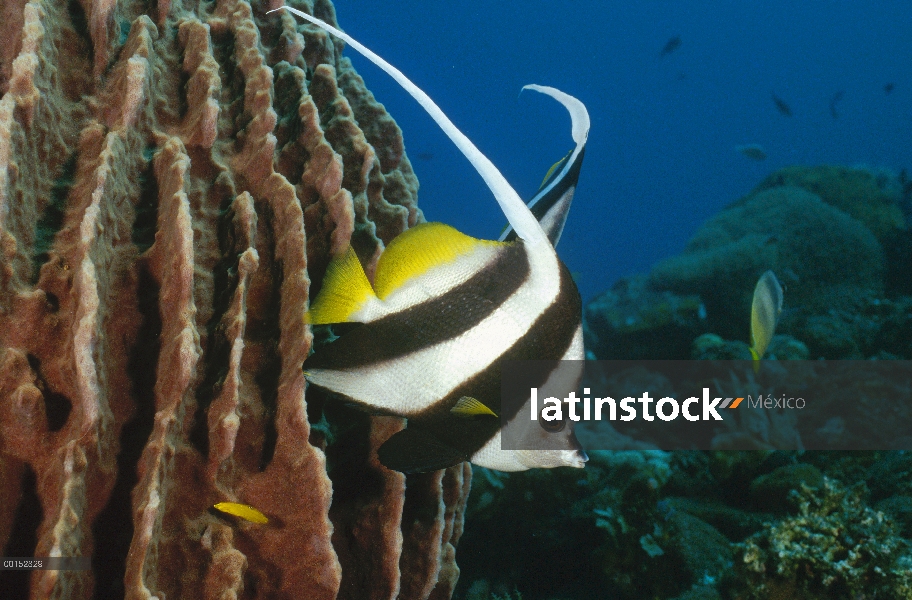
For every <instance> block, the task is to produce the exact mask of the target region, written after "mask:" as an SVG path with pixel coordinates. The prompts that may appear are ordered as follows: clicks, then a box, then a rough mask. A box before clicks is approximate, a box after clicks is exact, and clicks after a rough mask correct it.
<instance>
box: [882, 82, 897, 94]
mask: <svg viewBox="0 0 912 600" xmlns="http://www.w3.org/2000/svg"><path fill="white" fill-rule="evenodd" d="M895 88H896V85H895V84H894V83H892V82H891V83H886V84H884V94H886V95H887V96H889V95H890V94H892V93H893V90H894V89H895Z"/></svg>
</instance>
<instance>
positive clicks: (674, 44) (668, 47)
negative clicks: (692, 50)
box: [659, 35, 681, 58]
mask: <svg viewBox="0 0 912 600" xmlns="http://www.w3.org/2000/svg"><path fill="white" fill-rule="evenodd" d="M680 47H681V36H679V35H676V36H674V37H672V38H671V39H669V40H668V41H667V42H665V45H664V46H663V47H662V51H661V52H659V58H662V57H665V56H668V55H669V54H671V53H672V52H674V51H675V50H677V49H678V48H680Z"/></svg>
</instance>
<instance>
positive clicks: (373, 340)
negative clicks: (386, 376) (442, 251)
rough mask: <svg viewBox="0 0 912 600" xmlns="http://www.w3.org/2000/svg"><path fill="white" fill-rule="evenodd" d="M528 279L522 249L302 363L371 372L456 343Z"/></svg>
mask: <svg viewBox="0 0 912 600" xmlns="http://www.w3.org/2000/svg"><path fill="white" fill-rule="evenodd" d="M528 277H529V259H528V256H527V255H526V251H525V248H524V246H523V245H522V243H516V244H510V245H508V246H504V247H503V250H502V251H501V252H499V253H498V255H497V258H495V259H494V261H493V262H492V263H491V264H489V265H488V266H486V267H485V268H484V269H482V270H481V271H479V272H478V273H476V274H475V275H473V276H472V277H470V278H469V279H467V280H466V281H464V282H463V283H461V284H459V285H457V286H455V287H454V288H452V289H450V290H448V291H447V292H446V293H444V294H442V295H441V296H439V297H437V298H433V299H431V300H427V301H425V302H422V303H420V304H416V305H414V306H411V307H409V308H406V309H404V310H401V311H399V312H396V313H393V314H391V315H389V316H386V317H381V318H379V319H377V320H375V321H372V322H370V323H365V324H364V325H361V326H359V327H356V328H355V329H354V330H353V331H351V332H350V333H348V334H346V335H344V336H342V337H341V338H339V339H338V340H336V341H335V342H333V343H332V344H330V345H329V346H327V347H326V348H324V349H322V350H320V352H318V353H317V354H314V355H312V356H310V357H309V358H308V359H307V360H306V361H305V362H304V370H305V371H307V370H309V369H332V370H337V371H340V370H345V369H357V368H359V367H367V366H370V365H376V364H379V363H384V362H387V361H391V360H395V359H396V358H399V357H401V356H404V355H407V354H411V353H413V352H417V351H418V350H422V349H424V348H428V347H430V346H434V345H436V344H439V343H441V342H444V341H447V340H450V339H453V338H455V337H456V336H458V335H460V334H462V333H464V332H466V331H467V330H469V329H471V328H472V327H475V326H477V325H478V324H479V323H481V322H482V321H483V320H484V319H485V318H487V317H488V316H490V315H491V313H493V312H494V311H495V310H496V309H497V307H499V306H500V305H502V304H503V303H504V301H506V300H507V299H508V298H509V297H510V296H512V295H513V294H514V293H515V292H516V290H518V289H519V288H520V287H521V286H522V285H523V284H524V283H525V282H526V280H527V279H528Z"/></svg>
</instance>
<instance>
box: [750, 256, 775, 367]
mask: <svg viewBox="0 0 912 600" xmlns="http://www.w3.org/2000/svg"><path fill="white" fill-rule="evenodd" d="M781 313H782V286H781V285H779V280H777V279H776V275H775V274H773V272H772V271H767V272H766V273H764V274H763V275H761V276H760V279H759V280H758V281H757V286H756V287H755V288H754V301H753V302H752V304H751V349H750V351H751V356H753V357H754V368H755V369H757V368H759V360H760V359H761V358H763V355H764V354H766V349H767V348H768V347H769V344H770V341H771V340H772V339H773V333H774V332H775V331H776V323H777V322H778V321H779V315H780V314H781Z"/></svg>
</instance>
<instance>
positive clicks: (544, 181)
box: [538, 150, 573, 189]
mask: <svg viewBox="0 0 912 600" xmlns="http://www.w3.org/2000/svg"><path fill="white" fill-rule="evenodd" d="M571 154H573V151H572V150H571V151H570V152H568V153H567V155H566V156H565V157H563V158H562V159H560V160H559V161H557V162H556V163H554V164H553V165H551V168H550V169H548V172H547V173H545V178H544V179H542V182H541V185H540V186H538V189H542V188H543V187H545V184H546V183H548V180H549V179H551V176H552V175H553V174H554V172H555V171H557V169H558V168H559V167H560V166H561V165H562V164H564V163H565V162H566V161H567V159H568V158H570V155H571Z"/></svg>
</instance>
